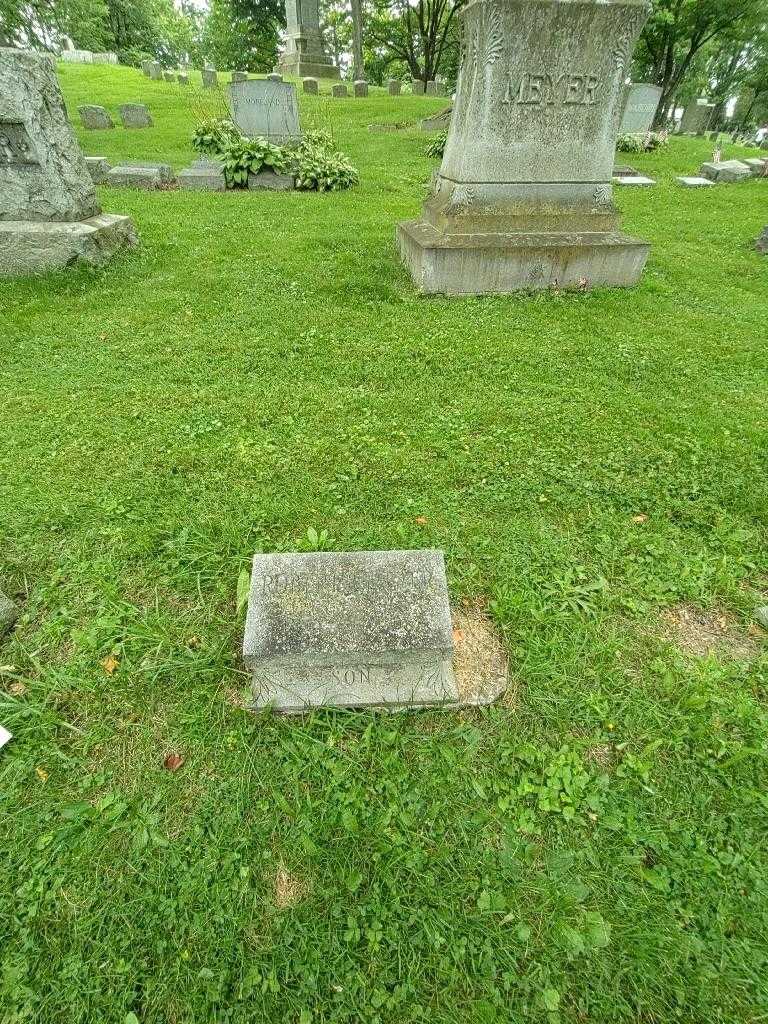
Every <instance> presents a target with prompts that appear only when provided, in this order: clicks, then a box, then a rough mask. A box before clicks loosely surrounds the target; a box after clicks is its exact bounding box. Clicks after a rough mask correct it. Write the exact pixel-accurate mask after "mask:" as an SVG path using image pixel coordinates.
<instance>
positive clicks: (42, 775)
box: [35, 768, 48, 782]
mask: <svg viewBox="0 0 768 1024" xmlns="http://www.w3.org/2000/svg"><path fill="white" fill-rule="evenodd" d="M35 775H36V776H37V777H38V779H40V781H41V782H47V781H48V772H47V771H46V770H45V768H35Z"/></svg>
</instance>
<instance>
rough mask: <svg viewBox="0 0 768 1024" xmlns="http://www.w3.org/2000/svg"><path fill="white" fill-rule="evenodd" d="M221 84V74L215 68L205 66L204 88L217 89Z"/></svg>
mask: <svg viewBox="0 0 768 1024" xmlns="http://www.w3.org/2000/svg"><path fill="white" fill-rule="evenodd" d="M218 84H219V76H218V74H217V73H216V70H215V69H214V68H203V88H204V89H215V88H216V86H217V85H218Z"/></svg>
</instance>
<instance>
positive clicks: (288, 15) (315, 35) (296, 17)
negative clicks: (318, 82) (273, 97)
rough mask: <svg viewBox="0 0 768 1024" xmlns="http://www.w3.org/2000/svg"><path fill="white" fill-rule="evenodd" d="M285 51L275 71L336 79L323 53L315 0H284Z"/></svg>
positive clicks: (332, 66) (337, 73)
mask: <svg viewBox="0 0 768 1024" xmlns="http://www.w3.org/2000/svg"><path fill="white" fill-rule="evenodd" d="M285 23H286V29H285V35H286V39H285V50H284V51H283V53H282V54H281V56H280V60H279V61H278V64H277V68H276V69H275V70H276V71H279V72H281V73H282V74H283V75H290V76H292V77H293V78H338V77H339V69H338V68H337V67H336V65H335V64H334V63H333V61H332V60H331V58H330V57H329V56H328V55H327V53H326V52H325V47H324V46H323V34H322V31H321V29H320V11H319V7H318V0H285Z"/></svg>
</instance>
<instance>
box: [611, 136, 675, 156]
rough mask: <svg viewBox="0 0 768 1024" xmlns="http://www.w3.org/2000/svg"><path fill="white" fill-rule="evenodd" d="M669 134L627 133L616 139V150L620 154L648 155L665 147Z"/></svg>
mask: <svg viewBox="0 0 768 1024" xmlns="http://www.w3.org/2000/svg"><path fill="white" fill-rule="evenodd" d="M668 142H669V132H646V133H645V135H642V134H641V133H639V132H637V133H636V132H628V133H626V134H624V135H620V136H619V137H618V139H616V149H618V151H619V152H620V153H650V152H652V150H654V149H659V148H660V147H662V146H666V145H667V143H668Z"/></svg>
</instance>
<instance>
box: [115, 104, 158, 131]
mask: <svg viewBox="0 0 768 1024" xmlns="http://www.w3.org/2000/svg"><path fill="white" fill-rule="evenodd" d="M117 110H118V113H119V114H120V120H121V121H122V122H123V127H124V128H151V127H152V115H151V114H150V112H149V110H148V109H147V108H146V107H145V106H144V104H143V103H123V104H121V105H120V106H119V107H118V108H117Z"/></svg>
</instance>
